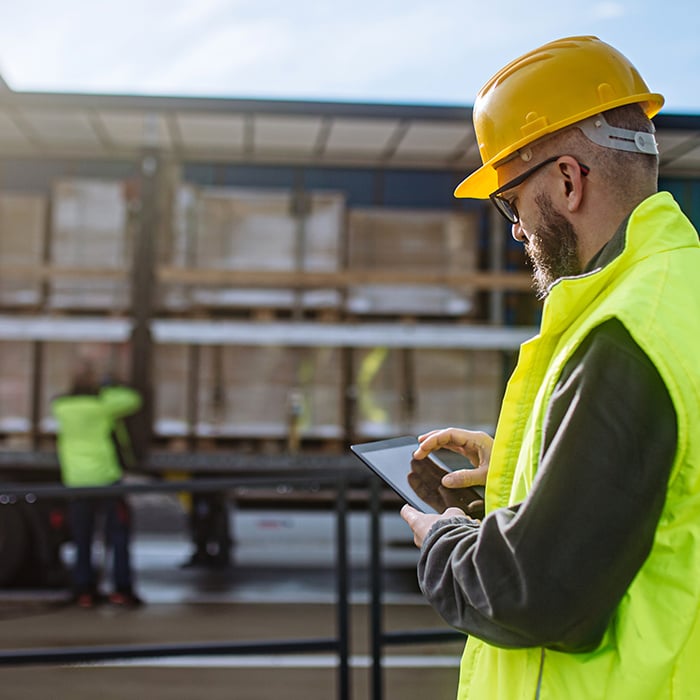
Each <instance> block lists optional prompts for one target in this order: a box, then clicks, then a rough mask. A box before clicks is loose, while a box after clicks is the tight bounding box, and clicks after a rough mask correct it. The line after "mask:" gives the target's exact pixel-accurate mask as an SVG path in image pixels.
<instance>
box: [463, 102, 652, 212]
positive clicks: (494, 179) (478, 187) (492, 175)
mask: <svg viewBox="0 0 700 700" xmlns="http://www.w3.org/2000/svg"><path fill="white" fill-rule="evenodd" d="M633 103H639V104H641V105H642V108H643V109H644V112H645V114H646V115H647V117H649V119H652V118H653V117H655V116H656V115H657V114H658V113H659V111H660V110H661V107H662V106H663V104H664V98H663V95H660V94H659V93H644V94H639V95H633V96H628V97H626V98H624V99H620V100H615V101H612V102H609V103H607V104H603V105H596V106H595V107H593V108H591V109H589V110H588V111H586V112H583V113H580V114H577V115H576V116H575V118H573V119H571V120H564V121H561V122H559V123H557V124H551V125H548V126H547V127H546V128H544V129H542V130H541V131H539V132H538V133H536V134H532V135H530V136H528V137H524V138H523V139H521V140H520V141H518V142H516V143H514V144H512V145H511V147H510V148H509V149H508V150H507V151H504V152H501V153H499V154H498V155H497V156H496V157H494V158H492V159H491V160H489V161H488V162H487V163H484V164H483V165H482V166H481V167H480V168H478V169H477V170H475V171H474V172H473V173H471V174H470V175H469V176H467V177H466V178H464V180H462V182H460V183H459V185H457V188H456V189H455V191H454V196H455V197H457V198H459V199H488V197H489V195H490V194H491V193H492V192H495V191H496V190H497V189H498V187H499V181H498V173H497V172H496V168H495V164H496V163H500V162H502V161H503V159H504V158H507V157H508V156H510V155H512V154H513V153H515V152H516V151H518V149H520V148H524V147H525V146H528V145H530V144H531V143H534V142H535V141H537V140H538V139H540V138H542V137H543V136H547V135H548V134H551V133H554V132H556V131H559V130H561V129H563V128H565V127H567V126H572V125H573V124H576V123H577V122H579V121H583V120H584V119H586V118H588V117H591V116H593V115H594V114H597V113H598V112H605V111H607V110H609V109H613V108H615V107H621V106H623V105H626V104H633Z"/></svg>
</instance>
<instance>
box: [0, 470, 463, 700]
mask: <svg viewBox="0 0 700 700" xmlns="http://www.w3.org/2000/svg"><path fill="white" fill-rule="evenodd" d="M361 481H362V482H363V484H364V486H366V487H368V489H369V517H370V534H369V537H370V542H369V544H370V561H369V568H370V587H371V590H370V606H369V615H370V634H371V654H372V670H371V675H370V683H371V689H370V697H371V698H372V700H382V698H383V695H384V687H383V686H384V682H383V676H384V674H383V667H382V653H383V648H384V646H386V645H388V644H392V645H397V644H424V643H443V642H450V641H455V640H457V639H464V635H463V634H461V633H458V632H455V631H451V630H445V629H440V630H404V631H390V632H385V631H384V630H383V628H382V604H383V602H382V596H383V584H382V571H383V565H382V560H381V522H380V521H381V510H382V504H381V498H380V491H381V488H382V487H381V484H380V482H379V481H378V479H376V478H374V477H370V476H365V475H364V474H363V477H362V478H361ZM280 483H283V484H284V485H285V486H297V487H308V486H313V487H314V488H317V487H319V486H325V487H330V488H332V489H334V490H335V509H334V512H335V562H334V569H335V607H336V611H335V622H336V634H335V636H333V637H324V638H298V639H282V640H271V641H269V640H268V641H245V642H240V641H236V642H233V641H232V642H198V643H177V644H140V645H133V644H130V645H109V646H90V647H60V648H58V647H56V648H41V649H40V648H35V649H14V650H2V651H0V667H7V666H27V665H47V664H48V665H63V664H75V663H95V662H101V661H109V660H126V659H144V658H157V657H178V656H201V657H205V656H213V655H239V656H245V655H255V654H270V655H276V654H288V653H295V654H304V653H308V654H311V653H318V652H332V653H334V654H335V655H336V656H337V664H338V665H337V697H338V699H339V700H349V699H350V696H351V693H350V691H351V677H350V663H349V657H350V607H349V586H348V583H349V580H350V569H349V563H348V510H349V507H348V487H349V484H350V483H353V484H355V485H357V483H358V472H357V471H355V470H337V469H334V470H333V471H332V472H331V473H329V471H328V470H327V469H325V470H318V471H317V470H313V471H312V472H309V471H308V470H305V471H304V473H303V474H301V473H299V472H297V471H295V472H294V473H290V474H289V475H285V476H284V477H283V478H281V477H280V476H279V475H276V476H264V477H255V478H251V477H245V478H243V477H239V478H197V479H194V480H188V481H175V482H168V481H160V480H154V481H153V482H149V483H138V484H122V485H118V486H107V487H80V488H67V487H64V486H58V485H53V484H36V485H33V486H23V487H17V486H9V485H7V486H3V487H1V488H0V507H3V505H2V503H11V502H16V501H17V500H18V499H22V500H24V501H25V502H27V503H29V504H33V503H36V502H38V501H39V500H40V499H44V498H51V499H55V498H65V499H71V498H78V497H100V496H110V495H111V496H115V495H122V496H123V495H129V494H144V493H154V492H157V493H167V492H171V493H172V492H175V493H182V492H188V493H196V492H209V493H211V492H212V491H219V492H227V491H231V490H233V489H236V488H242V487H244V488H246V489H256V488H261V489H262V488H265V487H267V488H269V487H270V485H279V484H280Z"/></svg>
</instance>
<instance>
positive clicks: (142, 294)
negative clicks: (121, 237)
mask: <svg viewBox="0 0 700 700" xmlns="http://www.w3.org/2000/svg"><path fill="white" fill-rule="evenodd" d="M140 165H141V173H140V175H141V192H140V194H141V197H140V211H139V225H138V228H137V238H136V240H135V242H134V259H133V269H132V288H131V315H132V319H133V323H134V327H133V332H132V336H131V381H132V384H133V386H134V388H135V389H136V390H137V391H139V393H140V394H141V396H142V398H143V409H142V417H141V420H138V421H134V422H133V423H132V426H133V428H132V432H133V435H132V440H133V446H134V452H135V454H136V456H137V459H143V458H144V457H145V455H146V453H147V450H148V445H149V443H150V441H151V430H152V422H153V421H152V418H153V396H152V393H153V392H152V381H153V380H152V371H151V360H152V352H153V340H152V338H151V328H150V324H151V316H152V313H153V296H154V286H155V271H154V268H155V239H156V234H157V231H158V228H159V226H160V214H161V211H160V206H159V205H160V204H161V197H160V195H161V192H160V191H159V190H160V188H159V182H160V180H161V179H162V178H161V173H160V170H161V165H162V164H161V160H160V158H159V155H158V153H157V151H156V150H154V149H148V150H146V151H144V153H143V156H142V158H141V164H140Z"/></svg>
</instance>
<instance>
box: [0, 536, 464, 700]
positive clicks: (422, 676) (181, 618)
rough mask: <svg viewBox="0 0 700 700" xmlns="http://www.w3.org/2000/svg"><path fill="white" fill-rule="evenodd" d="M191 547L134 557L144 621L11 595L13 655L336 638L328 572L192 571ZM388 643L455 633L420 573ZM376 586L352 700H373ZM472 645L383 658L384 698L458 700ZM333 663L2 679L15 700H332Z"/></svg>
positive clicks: (52, 599)
mask: <svg viewBox="0 0 700 700" xmlns="http://www.w3.org/2000/svg"><path fill="white" fill-rule="evenodd" d="M187 553H188V549H187V543H186V542H185V541H174V540H173V539H172V538H167V537H164V538H161V539H159V538H157V537H156V538H154V537H151V538H148V539H141V540H140V541H137V542H136V545H135V551H134V554H135V559H136V563H137V570H138V582H139V591H140V593H141V594H142V595H143V597H144V598H145V599H146V601H147V604H146V605H145V606H144V607H143V608H139V609H136V610H121V609H114V608H110V607H106V606H102V607H98V608H96V609H94V610H81V609H77V608H75V607H73V606H72V605H69V604H68V603H67V602H66V600H65V595H64V594H62V593H61V592H54V593H46V592H28V591H14V592H5V593H4V594H2V595H0V647H2V648H3V649H19V648H24V649H28V648H45V647H52V646H59V647H68V646H79V647H86V646H87V647H89V646H99V645H113V644H160V643H163V644H172V643H177V642H183V643H185V642H215V641H224V642H231V641H246V642H254V641H263V640H275V639H276V640H292V639H307V638H319V637H323V638H326V637H332V636H334V635H335V630H336V608H335V606H334V605H333V601H334V591H335V588H334V586H335V579H334V575H333V571H332V569H331V568H329V567H327V566H317V565H316V566H309V565H307V566H299V567H294V566H290V565H285V566H272V565H267V566H261V565H250V564H249V565H236V566H233V567H232V568H231V569H228V570H223V571H209V570H197V569H182V568H180V567H179V565H178V562H181V561H184V559H186V556H187ZM384 584H385V590H386V593H385V607H384V620H383V625H384V629H385V630H386V631H390V630H391V631H394V630H415V629H424V628H431V629H435V628H444V625H443V623H441V621H440V619H439V618H438V617H437V615H436V614H435V613H434V612H433V611H432V609H431V608H430V607H429V606H428V605H426V604H425V602H424V601H423V599H422V597H421V596H420V593H419V591H418V590H417V587H416V584H415V574H414V572H413V571H412V570H411V569H392V570H390V571H387V572H385V574H384ZM368 585H369V576H368V573H367V571H366V570H364V569H361V568H356V567H355V568H353V571H352V575H351V581H350V582H349V587H350V600H351V611H350V629H351V634H350V648H351V659H350V667H351V671H350V673H351V691H352V692H351V697H352V700H367V698H370V697H371V695H370V687H371V685H370V683H371V674H370V669H371V657H370V655H369V651H370V641H369V640H370V631H369V624H370V618H369V605H368V602H369V596H368ZM461 646H462V645H461V643H447V644H444V643H443V644H430V645H402V646H397V647H387V648H386V649H385V653H384V665H385V671H384V689H385V693H384V697H385V698H400V699H401V700H412V699H413V698H415V699H416V700H418V699H419V698H420V699H421V700H422V699H423V698H425V697H430V698H431V699H433V700H438V699H439V698H453V697H454V691H455V688H456V680H457V666H458V659H459V654H460V652H461ZM337 679H338V673H337V660H336V657H335V656H334V655H333V654H332V653H317V654H293V653H292V654H285V655H273V656H264V655H257V656H216V657H177V658H161V659H146V660H138V661H128V662H108V663H103V664H99V665H92V666H69V667H47V666H23V667H14V668H5V667H3V668H0V696H1V697H2V698H3V699H5V700H15V699H17V700H19V699H22V700H25V699H31V700H33V699H34V698H36V699H37V700H38V699H39V698H41V699H42V700H43V699H45V698H50V699H51V700H62V699H63V698H65V699H66V700H83V699H85V700H88V698H89V700H95V699H96V698H98V699H99V700H112V699H114V700H117V699H120V700H121V699H123V698H127V699H129V700H140V699H141V698H145V699H147V700H161V699H163V700H166V699H167V700H180V699H182V700H185V699H186V700H195V699H199V698H202V699H206V700H218V699H219V698H222V699H223V698H226V699H227V700H231V699H232V698H233V699H236V700H238V699H240V700H257V699H263V698H264V699H267V698H270V699H275V700H277V699H278V698H286V699H291V700H294V699H297V698H298V699H299V700H302V699H303V700H332V699H333V698H336V697H338V694H337V682H338V680H337Z"/></svg>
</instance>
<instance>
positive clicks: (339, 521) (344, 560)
mask: <svg viewBox="0 0 700 700" xmlns="http://www.w3.org/2000/svg"><path fill="white" fill-rule="evenodd" d="M347 517H348V499H347V480H346V478H345V477H344V476H343V477H341V478H340V479H339V481H338V496H337V500H336V543H335V551H336V576H337V580H336V585H337V593H338V602H337V614H338V698H339V700H350V663H349V656H350V606H349V603H348V583H349V580H350V571H349V567H348V523H347Z"/></svg>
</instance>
